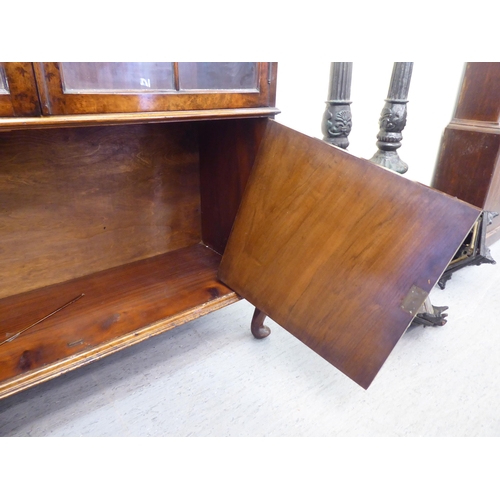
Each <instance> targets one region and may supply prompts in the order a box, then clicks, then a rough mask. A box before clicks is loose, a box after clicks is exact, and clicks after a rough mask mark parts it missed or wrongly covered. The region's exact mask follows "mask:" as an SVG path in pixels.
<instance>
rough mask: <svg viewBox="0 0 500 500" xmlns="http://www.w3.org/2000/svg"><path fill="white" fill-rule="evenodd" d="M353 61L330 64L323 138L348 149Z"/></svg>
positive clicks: (350, 126) (350, 124)
mask: <svg viewBox="0 0 500 500" xmlns="http://www.w3.org/2000/svg"><path fill="white" fill-rule="evenodd" d="M351 77H352V63H348V62H335V63H331V66H330V89H329V100H328V101H326V109H325V113H324V114H323V122H322V132H323V140H324V141H325V142H328V143H329V144H333V145H334V146H338V147H339V148H343V149H347V146H349V140H348V136H349V134H350V132H351V128H352V115H351V106H350V104H351V101H350V100H349V98H350V94H351Z"/></svg>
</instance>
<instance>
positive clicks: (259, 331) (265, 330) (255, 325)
mask: <svg viewBox="0 0 500 500" xmlns="http://www.w3.org/2000/svg"><path fill="white" fill-rule="evenodd" d="M266 318H267V316H266V315H265V314H264V313H263V312H262V311H261V310H260V309H257V308H255V312H254V313H253V318H252V325H251V330H252V334H253V336H254V337H255V338H256V339H263V338H265V337H267V336H268V335H269V334H270V333H271V329H270V328H269V327H268V326H265V325H264V321H265V319H266Z"/></svg>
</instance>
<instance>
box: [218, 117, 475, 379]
mask: <svg viewBox="0 0 500 500" xmlns="http://www.w3.org/2000/svg"><path fill="white" fill-rule="evenodd" d="M480 213H481V212H480V210H479V209H477V208H476V207H473V206H472V205H469V204H467V203H464V202H461V201H459V200H457V199H455V198H452V197H450V196H448V195H445V194H443V193H441V192H439V191H436V190H433V189H431V188H428V187H426V186H423V185H421V184H418V183H415V182H413V181H410V180H408V179H405V178H403V177H401V176H400V175H398V174H395V173H393V172H391V171H389V170H386V169H383V168H382V167H379V166H377V165H375V164H373V163H371V162H369V161H367V160H363V159H360V158H357V157H355V156H352V155H351V154H349V153H347V152H345V151H343V150H341V149H338V148H335V147H333V146H330V145H329V144H326V143H324V142H323V141H321V140H319V139H312V138H310V137H308V136H305V135H303V134H300V133H298V132H296V131H293V130H291V129H289V128H287V127H284V126H283V125H280V124H279V123H276V122H274V121H272V120H270V121H269V123H268V125H267V130H266V133H265V136H264V139H263V141H262V143H261V147H260V150H259V153H258V156H257V159H256V162H255V165H254V168H253V171H252V174H251V177H250V180H249V183H248V186H247V189H246V192H245V195H244V198H243V201H242V204H241V206H240V210H239V213H238V216H237V218H236V221H235V224H234V227H233V231H232V233H231V236H230V238H229V242H228V245H227V247H226V251H225V253H224V256H223V259H222V263H221V266H220V270H219V278H220V279H221V281H223V282H224V283H226V284H227V285H228V286H230V287H231V288H232V289H233V290H235V291H236V292H237V293H239V294H240V295H241V296H242V297H244V298H245V299H247V300H248V301H249V302H250V303H252V304H253V305H254V306H255V307H257V308H258V309H260V310H261V311H263V312H264V313H265V314H267V315H268V316H269V317H270V318H272V319H273V320H274V321H276V322H277V323H278V324H279V325H281V326H282V327H283V328H285V329H286V330H288V331H289V332H290V333H291V334H293V335H294V336H296V337H297V338H298V339H300V340H301V341H302V342H303V343H304V344H306V345H307V346H309V347H310V348H311V349H313V350H314V351H315V352H317V353H318V354H320V355H321V356H322V357H323V358H325V359H326V360H327V361H329V362H330V363H331V364H333V365H334V366H335V367H337V368H338V369H339V370H341V371H342V372H343V373H344V374H346V375H347V376H348V377H350V378H351V379H352V380H354V381H355V382H356V383H358V384H359V385H360V386H362V387H364V388H365V389H366V388H368V386H369V385H370V384H371V382H372V381H373V379H374V378H375V376H376V374H377V373H378V371H379V370H380V368H381V367H382V365H383V363H384V362H385V360H386V359H387V357H388V356H389V354H390V352H391V351H392V349H393V348H394V346H395V345H396V343H397V342H398V340H399V339H400V338H401V336H402V335H403V333H404V332H405V331H406V329H407V328H408V326H409V325H410V323H411V322H412V320H413V318H414V317H415V315H416V313H417V312H418V310H419V308H420V306H421V305H422V304H423V302H424V301H425V299H426V298H427V295H428V294H429V292H430V291H431V289H432V288H433V287H434V285H435V284H436V282H437V280H438V279H439V278H440V276H441V274H442V273H443V272H444V270H445V269H446V267H447V266H448V264H449V262H450V260H451V259H452V258H453V256H454V254H455V253H456V251H457V249H458V248H459V246H460V245H461V243H462V242H463V240H464V239H465V237H466V236H467V234H468V233H469V231H470V230H471V228H472V226H473V224H474V223H475V221H476V219H477V218H478V216H479V215H480Z"/></svg>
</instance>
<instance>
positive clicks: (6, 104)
mask: <svg viewBox="0 0 500 500" xmlns="http://www.w3.org/2000/svg"><path fill="white" fill-rule="evenodd" d="M39 115H40V105H39V101H38V94H37V89H36V84H35V75H34V73H33V66H32V65H31V63H19V62H17V63H16V62H4V63H0V117H6V116H39Z"/></svg>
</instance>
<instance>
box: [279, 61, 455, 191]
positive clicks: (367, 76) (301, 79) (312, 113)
mask: <svg viewBox="0 0 500 500" xmlns="http://www.w3.org/2000/svg"><path fill="white" fill-rule="evenodd" d="M464 64H465V63H463V62H456V61H449V62H446V61H442V60H436V61H431V62H415V63H414V66H413V74H412V79H411V83H410V91H409V95H408V99H409V102H408V120H407V125H406V127H405V129H404V130H403V141H402V144H403V145H402V146H401V148H400V149H399V150H398V154H399V156H400V158H401V159H402V160H403V161H405V162H406V163H407V164H408V166H409V169H408V172H407V173H406V174H405V177H408V178H410V179H412V180H415V181H418V182H421V183H423V184H427V185H429V184H430V182H431V179H432V173H433V171H434V167H435V164H436V159H437V154H438V150H439V145H440V141H441V136H442V134H443V131H444V129H445V127H446V126H447V125H448V123H449V122H450V120H451V118H452V115H453V111H454V108H455V102H456V98H457V93H458V89H459V85H460V82H461V78H462V74H463V69H464ZM392 65H393V63H392V62H361V63H357V62H354V64H353V76H352V87H351V100H352V104H351V111H352V115H353V128H352V132H351V134H350V135H349V142H350V145H349V148H348V151H349V152H350V153H352V154H355V155H357V156H360V157H362V158H367V159H369V158H371V157H372V155H373V154H374V153H375V152H376V150H377V147H376V145H375V143H376V141H377V139H376V136H377V133H378V130H379V127H378V119H379V116H380V112H381V111H382V108H383V105H384V99H385V98H386V97H387V91H388V89H389V83H390V79H391V73H392ZM329 74H330V63H329V62H306V63H304V62H300V63H297V62H296V61H284V62H279V63H278V88H277V97H276V105H277V107H278V108H279V109H280V110H281V114H279V115H278V116H277V117H276V120H277V121H279V122H280V123H282V124H283V125H287V126H289V127H292V128H294V129H296V130H298V131H300V132H303V133H304V134H307V135H310V136H313V137H318V138H320V139H321V138H323V134H322V132H321V121H322V117H323V112H324V110H325V100H326V99H327V97H328V86H329Z"/></svg>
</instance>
